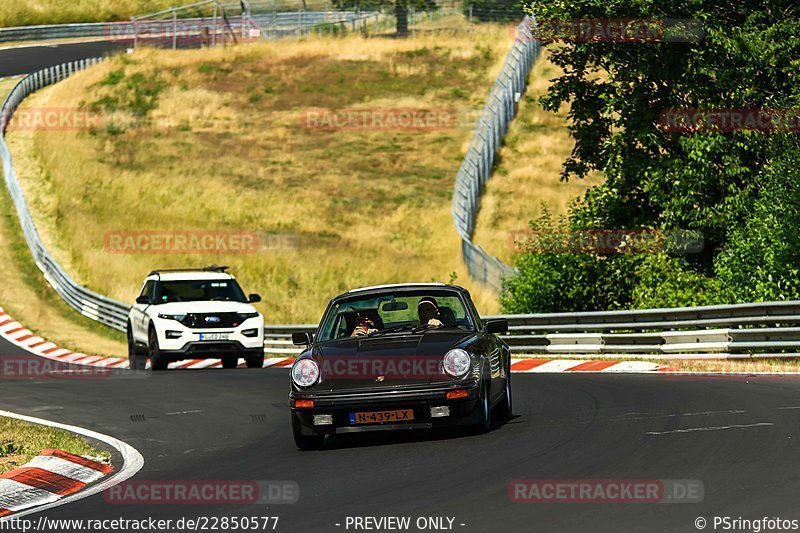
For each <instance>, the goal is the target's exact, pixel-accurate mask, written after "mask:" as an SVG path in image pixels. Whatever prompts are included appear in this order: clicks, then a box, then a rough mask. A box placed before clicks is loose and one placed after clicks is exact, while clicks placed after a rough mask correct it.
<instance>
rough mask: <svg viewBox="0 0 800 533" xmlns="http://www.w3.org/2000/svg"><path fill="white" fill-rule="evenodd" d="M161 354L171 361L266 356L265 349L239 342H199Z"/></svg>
mask: <svg viewBox="0 0 800 533" xmlns="http://www.w3.org/2000/svg"><path fill="white" fill-rule="evenodd" d="M160 354H161V355H162V356H164V357H166V358H167V359H169V360H170V361H180V360H181V359H219V358H220V357H225V356H227V355H235V356H239V357H258V356H262V355H264V348H263V347H261V346H259V347H257V348H248V347H246V346H243V345H242V343H240V342H238V341H231V340H227V341H198V342H189V343H187V344H186V345H185V346H184V347H183V348H181V349H179V350H163V349H162V350H160Z"/></svg>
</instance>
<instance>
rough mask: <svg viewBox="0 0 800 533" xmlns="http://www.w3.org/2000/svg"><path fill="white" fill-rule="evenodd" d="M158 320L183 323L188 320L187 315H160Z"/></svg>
mask: <svg viewBox="0 0 800 533" xmlns="http://www.w3.org/2000/svg"><path fill="white" fill-rule="evenodd" d="M158 318H163V319H164V320H177V321H178V322H183V319H184V318H186V315H185V314H184V315H166V314H162V313H159V314H158Z"/></svg>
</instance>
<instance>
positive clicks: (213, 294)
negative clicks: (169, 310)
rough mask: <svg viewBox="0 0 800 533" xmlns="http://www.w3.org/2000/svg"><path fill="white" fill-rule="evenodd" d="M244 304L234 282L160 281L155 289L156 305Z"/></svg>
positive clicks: (237, 285) (240, 292)
mask: <svg viewBox="0 0 800 533" xmlns="http://www.w3.org/2000/svg"><path fill="white" fill-rule="evenodd" d="M212 300H214V301H229V302H246V301H247V298H245V295H244V292H242V289H241V287H239V284H238V283H236V280H232V279H204V280H181V281H160V282H159V283H158V285H157V287H156V303H159V304H165V303H170V302H205V301H212Z"/></svg>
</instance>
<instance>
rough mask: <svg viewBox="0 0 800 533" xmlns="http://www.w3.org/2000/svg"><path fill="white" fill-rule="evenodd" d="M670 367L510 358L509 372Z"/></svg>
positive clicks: (631, 370)
mask: <svg viewBox="0 0 800 533" xmlns="http://www.w3.org/2000/svg"><path fill="white" fill-rule="evenodd" d="M669 370H670V368H669V367H668V366H667V365H662V364H659V363H655V362H652V361H582V360H579V359H513V358H512V359H511V372H513V373H521V374H529V373H562V372H568V373H580V372H609V373H612V372H617V373H621V374H622V373H625V374H638V373H643V372H666V371H669Z"/></svg>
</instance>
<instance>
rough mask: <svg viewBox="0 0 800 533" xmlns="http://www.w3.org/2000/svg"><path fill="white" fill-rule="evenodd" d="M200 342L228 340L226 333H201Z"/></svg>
mask: <svg viewBox="0 0 800 533" xmlns="http://www.w3.org/2000/svg"><path fill="white" fill-rule="evenodd" d="M200 340H201V341H226V340H228V334H227V333H201V334H200Z"/></svg>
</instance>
